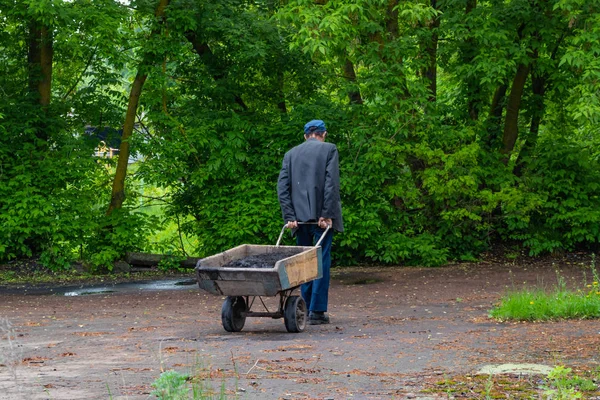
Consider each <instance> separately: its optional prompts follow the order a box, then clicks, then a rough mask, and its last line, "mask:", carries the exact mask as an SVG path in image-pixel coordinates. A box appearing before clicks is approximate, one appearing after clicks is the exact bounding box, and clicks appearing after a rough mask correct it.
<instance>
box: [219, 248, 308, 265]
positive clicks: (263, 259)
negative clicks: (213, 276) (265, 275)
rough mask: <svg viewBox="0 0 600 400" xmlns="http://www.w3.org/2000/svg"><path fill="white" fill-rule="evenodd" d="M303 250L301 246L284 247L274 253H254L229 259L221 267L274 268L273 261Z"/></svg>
mask: <svg viewBox="0 0 600 400" xmlns="http://www.w3.org/2000/svg"><path fill="white" fill-rule="evenodd" d="M302 251H303V249H302V248H298V249H297V250H296V249H285V250H281V251H277V252H274V253H264V254H254V255H251V256H248V257H245V258H241V259H239V260H234V261H231V262H229V263H227V264H225V265H223V268H274V267H275V263H276V262H277V261H279V260H283V259H284V258H288V257H291V256H295V255H296V254H298V253H301V252H302Z"/></svg>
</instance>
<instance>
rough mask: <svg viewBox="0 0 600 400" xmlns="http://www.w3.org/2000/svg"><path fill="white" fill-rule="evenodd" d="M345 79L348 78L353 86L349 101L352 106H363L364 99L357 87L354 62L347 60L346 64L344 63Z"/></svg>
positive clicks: (349, 93)
mask: <svg viewBox="0 0 600 400" xmlns="http://www.w3.org/2000/svg"><path fill="white" fill-rule="evenodd" d="M344 78H346V80H347V81H348V82H350V85H352V90H350V91H349V92H348V100H349V101H350V104H362V103H363V99H362V96H361V95H360V90H359V89H358V87H357V86H356V73H355V72H354V64H352V61H350V60H349V59H346V62H345V63H344Z"/></svg>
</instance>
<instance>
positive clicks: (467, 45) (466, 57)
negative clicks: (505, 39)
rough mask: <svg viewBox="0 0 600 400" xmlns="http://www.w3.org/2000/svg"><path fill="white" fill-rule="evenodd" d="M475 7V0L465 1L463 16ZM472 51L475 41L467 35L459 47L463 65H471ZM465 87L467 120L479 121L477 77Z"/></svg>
mask: <svg viewBox="0 0 600 400" xmlns="http://www.w3.org/2000/svg"><path fill="white" fill-rule="evenodd" d="M475 7H477V0H467V6H466V7H465V15H468V14H470V13H471V12H472V11H473V10H474V9H475ZM469 31H470V30H469ZM474 49H475V39H474V38H473V36H471V35H469V36H468V37H467V39H466V40H465V42H464V44H463V45H462V46H461V52H462V59H463V64H465V65H471V63H472V62H473V59H474V58H475V54H474ZM466 86H467V88H466V91H467V93H466V94H467V109H468V113H469V118H471V120H472V121H477V120H478V119H479V112H480V109H481V85H480V84H479V79H478V78H477V77H476V78H474V79H469V80H468V81H466Z"/></svg>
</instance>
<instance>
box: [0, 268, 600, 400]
mask: <svg viewBox="0 0 600 400" xmlns="http://www.w3.org/2000/svg"><path fill="white" fill-rule="evenodd" d="M557 266H560V268H561V276H563V277H564V278H565V279H566V280H567V282H569V283H570V284H581V283H582V282H583V273H582V271H583V270H582V268H581V267H580V266H577V265H576V263H575V262H573V263H569V264H566V262H564V260H563V262H562V263H561V264H559V265H558V264H557ZM589 278H590V276H589V270H588V281H589ZM555 282H556V275H555V271H554V269H553V268H552V266H550V265H548V264H547V263H538V264H529V265H523V264H520V263H516V264H514V265H511V264H503V263H480V264H473V265H455V266H449V267H444V268H438V269H423V268H351V269H339V270H336V272H335V276H334V279H333V281H332V288H331V292H330V297H331V298H330V304H331V308H330V310H329V311H330V316H331V320H332V323H331V324H330V325H323V326H308V327H307V329H306V331H305V332H303V333H300V334H289V333H287V332H286V330H285V326H284V324H283V320H281V319H280V320H273V319H267V318H254V319H248V320H247V322H246V327H245V328H244V330H243V331H242V332H240V333H234V334H231V333H227V332H225V331H224V330H223V328H222V326H221V323H220V310H221V304H222V302H223V299H222V298H221V297H217V296H212V295H209V294H206V293H204V292H201V291H200V290H199V289H197V287H194V286H187V287H185V286H184V287H182V288H180V289H178V290H144V291H134V292H126V293H118V292H116V293H105V294H94V295H88V296H74V297H68V296H61V295H56V294H55V295H39V294H28V295H22V294H17V293H7V292H6V291H0V318H3V319H4V321H3V322H2V324H3V325H4V326H3V327H2V329H3V330H6V321H9V322H10V324H12V326H13V328H12V329H13V331H14V333H15V335H14V340H13V341H12V342H11V343H9V342H8V341H7V337H6V335H2V336H3V338H2V342H1V343H0V346H1V347H0V355H1V356H2V358H1V359H0V398H7V399H19V398H22V399H108V398H112V399H131V400H134V399H147V398H152V396H150V395H149V393H150V392H151V391H152V388H151V386H150V385H151V383H152V382H153V381H154V380H155V379H156V378H157V377H158V376H159V375H160V372H161V370H167V369H175V370H177V371H180V372H183V373H190V372H192V371H195V373H196V375H197V376H201V377H204V378H206V379H205V382H207V384H212V385H213V387H215V388H216V389H219V388H220V386H221V385H222V384H223V385H225V387H226V390H227V391H228V393H230V394H231V396H232V397H233V394H234V393H237V398H240V399H281V398H285V399H305V398H314V399H349V398H352V399H380V398H381V399H384V398H415V397H417V398H421V397H429V398H432V397H435V395H433V394H431V393H430V394H426V393H424V392H421V389H422V388H423V387H424V386H426V385H427V384H428V383H431V382H434V381H439V380H443V379H447V378H448V377H452V376H454V375H456V374H467V373H472V372H475V371H477V370H478V369H479V368H480V367H482V366H483V365H486V364H502V363H506V362H529V363H541V364H547V365H551V366H552V365H555V364H556V363H557V362H562V363H565V364H567V365H570V366H578V365H586V366H589V367H597V366H598V365H599V364H600V351H599V350H600V325H599V324H598V321H569V322H553V323H538V324H524V323H498V322H496V321H493V320H491V319H489V318H488V317H487V314H488V311H489V309H490V308H491V307H492V306H493V304H494V303H495V302H496V301H498V299H499V298H500V296H501V295H502V294H503V293H504V291H505V290H506V288H507V287H521V285H522V284H523V283H527V284H529V285H535V284H540V283H541V284H546V285H547V286H552V285H553V284H554V283H555ZM10 360H18V361H19V362H18V365H17V367H16V368H13V367H11V365H13V364H12V363H11V362H10ZM443 397H446V396H443Z"/></svg>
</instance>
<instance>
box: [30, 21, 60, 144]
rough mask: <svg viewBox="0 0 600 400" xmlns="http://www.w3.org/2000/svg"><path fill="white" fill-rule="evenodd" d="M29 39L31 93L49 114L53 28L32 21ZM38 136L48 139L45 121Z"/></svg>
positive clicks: (41, 124)
mask: <svg viewBox="0 0 600 400" xmlns="http://www.w3.org/2000/svg"><path fill="white" fill-rule="evenodd" d="M28 41H29V43H28V53H27V62H28V83H29V93H30V94H31V95H32V96H33V97H34V98H35V99H36V103H37V104H39V105H40V106H41V108H42V110H43V111H44V113H45V114H47V113H48V106H49V105H50V101H51V98H52V62H53V58H54V50H53V37H52V29H51V28H50V27H48V26H47V25H45V24H43V23H41V22H38V21H31V22H30V23H29V39H28ZM36 136H37V137H38V138H39V139H42V140H44V141H46V140H48V132H47V129H46V126H45V124H44V123H43V122H42V123H40V124H38V126H37V127H36Z"/></svg>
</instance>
